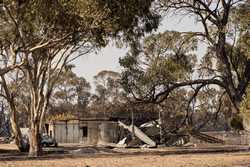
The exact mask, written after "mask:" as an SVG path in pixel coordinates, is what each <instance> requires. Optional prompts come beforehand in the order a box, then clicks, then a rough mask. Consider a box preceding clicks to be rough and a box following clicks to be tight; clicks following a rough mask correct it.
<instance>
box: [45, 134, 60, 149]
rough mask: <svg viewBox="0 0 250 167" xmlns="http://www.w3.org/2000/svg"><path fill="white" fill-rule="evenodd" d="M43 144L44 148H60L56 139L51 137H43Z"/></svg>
mask: <svg viewBox="0 0 250 167" xmlns="http://www.w3.org/2000/svg"><path fill="white" fill-rule="evenodd" d="M41 144H42V146H43V147H49V146H54V147H57V146H58V143H57V142H56V140H55V138H53V137H51V136H49V135H43V136H42V140H41Z"/></svg>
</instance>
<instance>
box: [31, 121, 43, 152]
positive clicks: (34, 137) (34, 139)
mask: <svg viewBox="0 0 250 167" xmlns="http://www.w3.org/2000/svg"><path fill="white" fill-rule="evenodd" d="M40 155H42V146H41V134H40V131H39V121H33V120H32V121H31V128H30V150H29V156H32V157H37V156H40Z"/></svg>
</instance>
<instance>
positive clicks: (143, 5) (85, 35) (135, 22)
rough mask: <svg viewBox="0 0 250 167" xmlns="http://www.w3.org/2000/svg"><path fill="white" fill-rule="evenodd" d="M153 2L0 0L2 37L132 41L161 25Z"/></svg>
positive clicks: (23, 40)
mask: <svg viewBox="0 0 250 167" xmlns="http://www.w3.org/2000/svg"><path fill="white" fill-rule="evenodd" d="M152 2H153V1H152V0H149V1H146V2H145V1H143V0H139V1H138V0H126V1H116V0H105V1H103V0H70V1H65V0H58V1H51V0H27V1H16V0H9V1H6V0H5V1H3V2H0V5H1V9H0V15H1V17H0V21H1V24H0V27H1V28H2V29H1V33H0V40H1V42H7V39H8V41H15V42H16V40H18V41H19V43H20V45H21V43H22V45H26V46H28V45H32V44H34V42H40V40H42V39H43V40H45V41H46V39H56V38H60V37H64V35H67V34H70V35H69V41H70V42H71V43H78V42H79V41H81V40H85V39H88V41H91V42H94V43H96V44H98V45H100V46H104V45H106V43H107V40H108V38H107V37H110V36H112V37H115V36H119V38H121V37H124V40H125V39H126V40H132V38H134V37H135V36H141V35H142V34H144V33H145V32H150V31H151V30H152V29H155V28H156V27H157V26H158V19H159V16H158V15H157V14H155V13H153V12H152V11H151V10H150V7H151V3H152ZM138 6H140V8H138ZM23 47H24V46H23Z"/></svg>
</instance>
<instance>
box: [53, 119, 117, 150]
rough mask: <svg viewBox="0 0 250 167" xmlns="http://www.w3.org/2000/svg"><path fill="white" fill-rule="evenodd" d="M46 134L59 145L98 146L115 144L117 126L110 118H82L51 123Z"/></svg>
mask: <svg viewBox="0 0 250 167" xmlns="http://www.w3.org/2000/svg"><path fill="white" fill-rule="evenodd" d="M48 133H49V135H50V136H52V137H54V138H55V139H56V140H57V142H59V143H81V144H86V145H98V144H99V143H116V142H117V141H118V140H119V139H118V133H119V126H118V123H117V121H114V120H112V119H110V118H84V119H73V120H59V121H58V120H57V121H52V122H50V123H49V125H48Z"/></svg>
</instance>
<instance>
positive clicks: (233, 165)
mask: <svg viewBox="0 0 250 167" xmlns="http://www.w3.org/2000/svg"><path fill="white" fill-rule="evenodd" d="M62 148H63V149H72V148H74V149H75V148H79V146H78V147H77V146H74V147H65V146H64V147H62ZM80 148H81V147H80ZM210 148H211V147H210ZM60 149H61V148H60ZM82 149H83V150H84V151H85V153H83V154H82V153H80V155H79V154H77V155H69V154H68V155H65V154H60V155H58V156H57V154H55V155H54V154H52V155H51V156H48V157H47V158H45V157H43V158H40V159H27V157H26V156H23V155H21V157H22V158H20V155H17V156H16V157H19V158H20V159H15V158H11V157H10V158H4V156H9V155H11V156H12V155H13V154H15V152H14V151H15V147H13V145H12V146H11V145H1V147H0V167H250V152H249V151H245V152H237V153H214V154H212V153H195V154H194V153H188V154H181V155H173V154H172V153H171V154H168V152H169V151H173V150H176V149H177V148H166V149H165V148H163V149H158V151H160V152H155V151H152V152H151V151H150V150H148V151H146V150H141V151H140V152H138V149H134V150H133V149H124V152H123V153H122V154H120V153H121V152H122V151H121V150H119V149H118V150H112V149H111V150H110V151H106V150H107V149H101V148H99V149H97V148H87V149H86V147H82ZM206 149H207V148H206ZM212 149H214V148H212ZM1 150H2V152H1ZM4 150H8V151H10V152H9V153H7V154H6V152H4ZM128 150H129V152H130V153H128ZM96 152H97V153H96ZM100 152H102V153H100ZM78 153H79V152H78ZM156 153H157V154H156ZM159 153H160V154H159ZM65 156H67V157H65ZM14 157H15V156H14Z"/></svg>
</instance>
